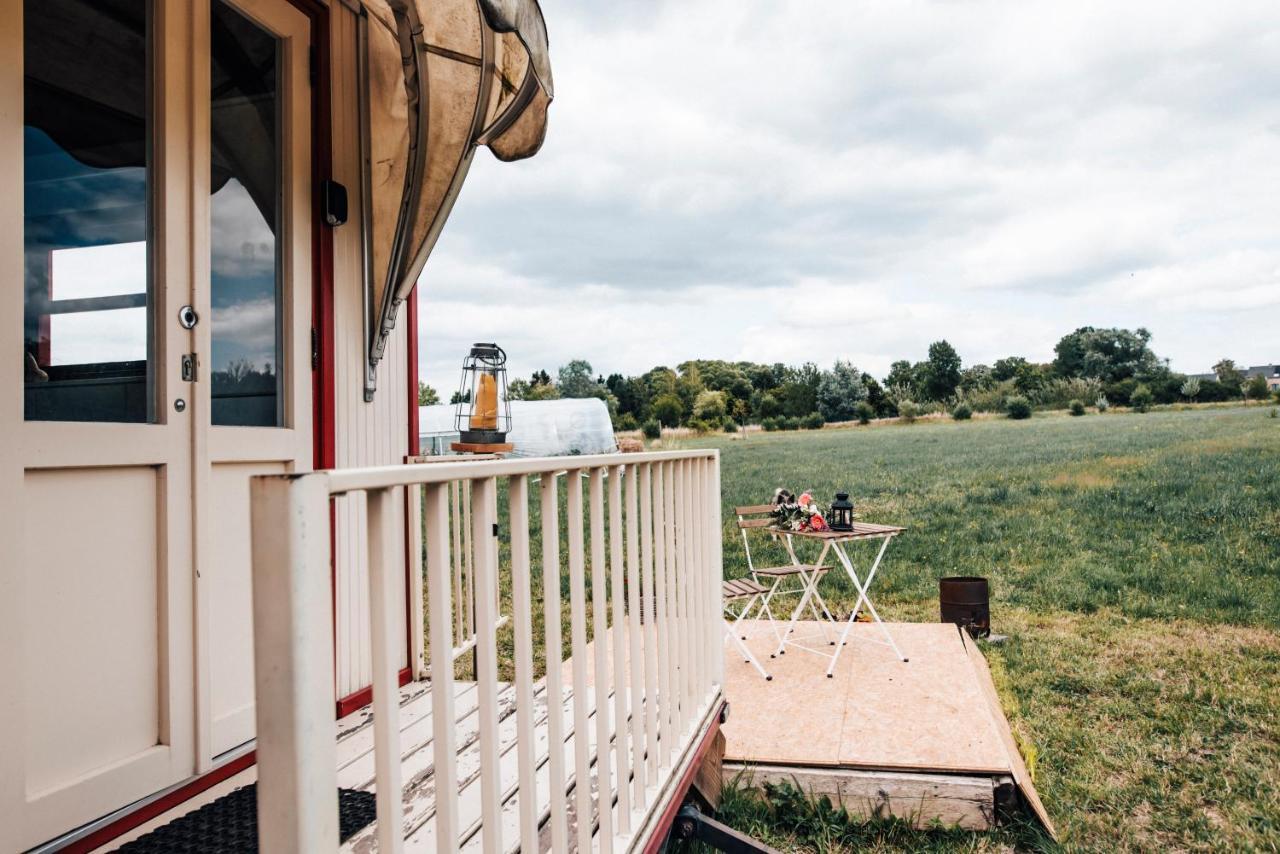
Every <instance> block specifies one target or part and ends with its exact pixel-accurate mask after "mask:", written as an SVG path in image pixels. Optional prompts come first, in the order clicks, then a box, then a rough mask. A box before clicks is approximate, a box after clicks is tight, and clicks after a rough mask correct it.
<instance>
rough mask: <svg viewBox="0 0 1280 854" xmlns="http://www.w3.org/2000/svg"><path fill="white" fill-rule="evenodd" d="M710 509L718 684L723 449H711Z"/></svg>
mask: <svg viewBox="0 0 1280 854" xmlns="http://www.w3.org/2000/svg"><path fill="white" fill-rule="evenodd" d="M708 500H709V501H710V505H711V506H710V512H711V530H712V531H714V532H715V535H714V536H713V538H712V540H711V603H710V608H709V615H708V618H709V620H710V625H708V626H707V650H708V651H709V653H710V656H711V678H712V680H713V681H714V682H715V683H716V684H717V685H723V684H724V638H723V637H722V636H721V631H720V617H721V613H722V611H723V605H722V603H721V601H720V580H721V579H722V578H723V577H724V518H723V516H722V513H723V509H722V507H721V505H722V503H723V499H722V498H721V497H720V451H719V450H716V451H712V457H711V495H710V496H708Z"/></svg>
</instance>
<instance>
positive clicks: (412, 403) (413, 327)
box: [405, 285, 422, 457]
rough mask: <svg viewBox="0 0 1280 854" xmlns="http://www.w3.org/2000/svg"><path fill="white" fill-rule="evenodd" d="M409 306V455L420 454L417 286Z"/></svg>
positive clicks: (407, 332)
mask: <svg viewBox="0 0 1280 854" xmlns="http://www.w3.org/2000/svg"><path fill="white" fill-rule="evenodd" d="M408 303H409V305H408V306H407V310H406V312H405V315H406V316H405V325H406V326H407V327H408V328H407V329H406V330H405V337H406V338H407V340H408V347H407V349H408V351H409V372H408V373H409V455H410V456H413V457H416V456H417V455H418V454H420V453H422V447H421V446H420V445H419V442H418V286H417V285H414V286H413V290H411V291H409V299H408Z"/></svg>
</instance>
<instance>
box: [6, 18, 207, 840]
mask: <svg viewBox="0 0 1280 854" xmlns="http://www.w3.org/2000/svg"><path fill="white" fill-rule="evenodd" d="M167 5H173V6H176V5H179V4H178V0H171V2H169V3H168V4H166V3H163V2H159V0H157V2H155V3H148V2H146V0H26V2H23V0H0V16H2V17H3V19H4V21H5V22H6V23H5V26H4V27H0V58H2V59H3V62H2V64H0V134H3V143H4V144H3V145H0V151H3V152H4V154H3V158H4V167H3V171H2V172H0V240H2V241H3V246H2V248H0V264H3V265H4V275H3V276H0V282H3V283H4V284H3V293H4V297H3V298H4V300H5V303H4V306H3V310H0V320H2V321H3V327H4V328H3V332H2V333H0V347H3V352H4V353H5V354H6V356H5V357H4V362H5V363H6V365H7V366H10V371H8V372H6V373H4V374H3V375H2V377H0V390H2V391H3V393H4V395H5V402H4V405H3V410H4V412H5V416H4V417H5V419H6V420H5V421H4V424H5V427H4V430H3V439H4V444H5V452H4V453H5V455H6V460H7V463H6V465H5V466H4V475H3V476H4V483H3V495H4V497H5V506H4V510H5V513H4V515H5V516H6V518H7V521H12V522H13V524H11V525H10V526H9V527H8V529H7V531H6V535H5V536H4V537H2V538H0V551H3V552H4V561H3V565H0V579H2V580H3V587H4V590H3V592H0V601H3V603H4V605H3V612H2V613H0V622H3V623H4V624H5V626H6V632H7V634H6V638H5V643H4V647H5V651H6V655H8V656H9V658H8V659H7V660H6V662H5V668H4V669H5V673H6V684H7V688H6V692H5V693H6V695H7V699H6V700H5V701H4V702H3V703H2V704H0V725H2V728H3V732H4V733H5V735H4V739H5V747H4V748H3V750H5V751H6V752H7V754H8V755H7V756H5V757H4V761H3V762H0V767H3V768H4V776H5V777H7V778H9V779H7V780H6V781H5V783H4V785H3V786H0V817H2V818H3V820H2V821H0V849H3V850H15V849H21V848H26V847H27V846H29V845H33V844H36V843H39V842H41V841H44V840H46V839H48V838H50V837H51V836H54V835H56V834H59V833H61V832H64V831H66V830H68V829H70V828H72V827H75V826H76V825H78V824H80V823H83V822H86V821H89V820H91V819H94V818H97V817H98V816H101V815H103V814H104V813H107V812H109V811H111V810H113V809H116V808H119V807H121V806H123V805H125V804H127V803H129V802H131V801H133V800H136V799H138V798H141V797H144V796H146V795H149V794H151V793H153V792H155V791H156V790H158V789H161V788H163V787H165V786H168V785H170V784H172V783H174V782H177V781H179V780H182V779H184V778H186V777H188V776H189V775H190V774H191V773H192V771H193V768H194V739H195V736H194V731H195V684H194V673H193V668H192V666H191V662H192V661H193V660H194V619H193V614H194V586H193V584H192V570H193V550H192V537H193V516H192V506H191V496H192V494H193V493H192V487H193V465H192V442H193V438H194V436H195V426H194V425H195V422H194V415H195V414H196V409H195V406H194V404H195V398H194V395H193V392H194V387H193V384H192V383H190V382H187V381H186V380H185V379H184V378H183V373H182V371H183V367H182V356H183V354H185V353H190V352H192V351H193V350H194V346H195V345H194V340H193V335H192V333H191V332H190V331H189V330H188V329H187V328H186V327H185V326H184V325H183V323H182V320H181V318H182V317H183V316H184V312H183V311H182V307H183V306H186V305H189V304H190V303H191V301H192V293H193V290H192V277H191V263H190V259H191V241H190V229H189V228H184V227H181V225H180V224H181V223H182V222H183V221H189V211H190V201H191V174H190V169H189V168H188V167H187V165H186V164H185V163H184V162H183V159H182V158H177V157H162V156H160V152H164V151H170V150H172V151H181V150H184V149H186V150H189V149H190V143H191V139H190V126H189V122H187V121H186V120H185V117H186V116H187V115H188V114H187V112H186V111H185V109H184V106H185V105H184V101H183V93H184V92H187V91H189V77H185V75H187V74H188V73H189V69H190V66H191V51H190V45H189V44H188V43H187V41H186V38H187V37H186V34H185V32H184V31H183V30H182V29H181V28H180V27H177V26H174V24H176V23H177V22H176V21H175V20H174V19H173V18H172V17H169V16H162V15H161V14H159V12H160V11H161V7H165V6H167ZM162 21H163V22H164V23H163V24H162V23H161V22H162ZM162 26H163V27H166V28H167V29H166V30H165V31H164V32H161V31H160V27H162ZM160 68H164V69H165V70H166V71H165V75H164V78H163V79H164V85H160V84H159V83H158V82H157V81H159V80H160V79H161V75H159V74H157V73H156V69H160ZM19 351H21V356H20V357H19ZM19 358H20V359H21V362H20V365H21V372H20V374H19V372H18V371H15V370H13V368H17V367H18V366H19ZM19 376H20V377H21V379H20V380H19V379H18V377H19ZM19 395H21V397H19ZM10 463H12V464H10Z"/></svg>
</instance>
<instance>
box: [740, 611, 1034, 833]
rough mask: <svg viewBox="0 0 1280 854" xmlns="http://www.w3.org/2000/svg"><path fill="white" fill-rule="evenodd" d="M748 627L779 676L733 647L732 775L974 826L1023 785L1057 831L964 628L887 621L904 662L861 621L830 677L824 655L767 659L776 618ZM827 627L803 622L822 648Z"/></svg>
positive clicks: (987, 820) (867, 810)
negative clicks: (759, 669) (1004, 791)
mask: <svg viewBox="0 0 1280 854" xmlns="http://www.w3.org/2000/svg"><path fill="white" fill-rule="evenodd" d="M741 628H742V629H743V634H745V635H746V636H747V645H748V646H749V647H750V648H751V650H752V652H753V653H755V655H756V656H757V658H759V659H760V661H761V663H762V664H764V666H765V668H766V669H767V670H768V671H769V673H770V674H771V675H772V676H773V679H772V681H768V682H766V681H765V680H763V679H761V678H760V676H759V674H757V673H756V672H755V670H754V669H753V668H752V667H751V665H750V664H748V663H746V662H744V661H743V660H742V656H741V655H739V654H738V653H737V652H736V650H734V649H733V648H732V646H731V645H728V644H727V642H726V647H725V683H726V685H725V694H726V696H727V698H728V700H729V705H730V710H731V713H730V717H729V721H728V723H726V724H725V726H724V734H725V737H726V739H727V744H726V747H725V766H726V775H731V774H738V773H740V772H741V773H744V780H748V781H754V782H755V783H756V784H762V783H763V782H765V781H769V782H779V781H781V780H783V779H791V780H792V781H794V782H796V783H798V784H799V785H800V787H801V788H802V789H804V790H805V791H808V792H811V793H812V794H813V795H815V796H820V795H826V796H828V797H831V798H832V800H833V801H837V802H840V803H842V804H843V805H844V806H845V807H846V808H848V809H849V810H850V811H851V812H862V813H864V814H872V813H874V812H879V813H881V814H887V815H896V816H899V817H902V818H906V819H909V820H913V821H916V822H917V823H918V824H921V825H926V824H929V823H932V822H933V821H935V820H937V821H941V822H942V823H944V824H956V825H959V826H961V827H967V828H973V829H977V828H983V827H990V826H991V825H992V823H993V822H994V820H995V802H996V799H997V795H998V794H999V793H1000V790H1001V787H1002V786H1005V787H1007V786H1009V785H1010V784H1011V783H1015V784H1016V785H1017V786H1018V787H1019V789H1021V790H1022V791H1023V792H1024V799H1025V800H1026V802H1027V803H1028V805H1029V806H1031V807H1032V809H1033V811H1034V812H1035V813H1036V814H1037V816H1039V817H1040V818H1041V820H1042V821H1043V822H1044V824H1045V826H1046V829H1048V830H1049V831H1050V832H1051V833H1052V826H1051V825H1050V824H1049V822H1048V819H1047V816H1045V815H1044V811H1043V807H1041V806H1040V801H1039V798H1038V797H1037V796H1036V794H1035V790H1034V788H1032V786H1031V780H1030V777H1029V776H1028V775H1027V773H1026V769H1025V766H1024V764H1023V762H1022V758H1021V756H1019V755H1018V752H1017V747H1016V745H1015V743H1014V741H1013V736H1012V734H1011V733H1010V731H1009V726H1008V722H1007V721H1006V720H1005V717H1004V714H1003V712H1002V711H1001V710H1000V706H999V701H998V699H997V698H996V694H995V688H994V686H993V685H992V684H991V678H990V674H989V672H988V671H987V668H986V661H985V660H984V659H983V658H982V654H981V652H979V651H978V649H977V647H976V645H974V644H973V643H972V642H968V643H966V640H965V639H964V638H963V637H962V633H961V632H959V631H957V629H956V627H955V626H952V625H948V624H940V623H891V624H889V626H888V628H889V631H890V632H892V634H893V637H894V640H895V641H897V643H898V645H899V646H900V647H901V648H902V652H903V654H904V655H905V656H906V657H907V658H908V659H909V661H906V662H903V661H900V660H898V658H897V657H896V656H895V655H894V654H893V652H892V650H890V649H889V647H887V646H884V645H882V644H879V643H875V642H873V641H874V640H875V639H878V638H879V637H881V635H880V629H879V628H878V627H877V626H875V625H873V624H869V623H858V624H856V625H854V626H853V628H852V630H851V631H850V633H849V642H848V645H847V646H846V647H845V648H844V651H843V652H842V654H841V656H840V661H839V664H838V666H837V667H836V670H835V672H834V673H833V675H832V678H827V677H826V675H825V671H826V665H827V659H825V658H821V657H819V656H817V655H815V654H813V653H810V652H807V651H805V650H802V649H796V648H789V649H788V651H787V653H786V654H785V655H781V656H778V657H777V658H770V657H769V654H770V652H772V651H773V648H774V647H775V646H776V641H775V640H774V634H773V630H772V628H771V627H770V626H769V624H768V623H765V622H758V621H748V622H745V623H743V624H742V626H741ZM822 633H823V627H822V624H820V623H817V622H802V623H798V624H797V626H796V633H795V635H796V637H798V638H808V639H809V640H807V641H806V645H809V646H814V647H819V648H822V647H825V644H823V643H822V642H821V637H822ZM829 636H833V635H829Z"/></svg>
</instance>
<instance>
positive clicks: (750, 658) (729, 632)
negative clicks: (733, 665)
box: [724, 620, 773, 682]
mask: <svg viewBox="0 0 1280 854" xmlns="http://www.w3.org/2000/svg"><path fill="white" fill-rule="evenodd" d="M724 633H725V636H726V637H728V638H729V640H731V641H733V643H734V645H736V646H737V647H738V651H739V652H740V653H742V658H743V660H744V661H745V662H746V663H747V664H750V665H751V666H752V667H754V668H755V669H756V672H757V673H759V674H760V675H761V676H763V677H764V680H765V681H766V682H772V681H773V677H772V676H770V675H769V671H767V670H765V669H764V667H763V666H761V664H760V662H759V661H758V660H757V659H756V657H755V654H754V653H752V652H751V649H750V648H749V647H748V646H747V645H746V644H745V643H743V642H742V638H740V637H738V632H737V631H736V627H735V626H733V625H730V624H729V621H728V620H725V621H724Z"/></svg>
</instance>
